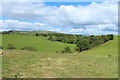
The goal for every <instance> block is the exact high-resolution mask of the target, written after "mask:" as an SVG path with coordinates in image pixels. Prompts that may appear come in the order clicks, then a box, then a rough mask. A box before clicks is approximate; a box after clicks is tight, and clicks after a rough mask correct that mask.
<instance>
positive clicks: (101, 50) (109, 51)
mask: <svg viewBox="0 0 120 80" xmlns="http://www.w3.org/2000/svg"><path fill="white" fill-rule="evenodd" d="M85 53H88V54H95V55H118V36H114V40H111V41H108V42H107V43H105V44H102V45H100V46H97V47H95V48H93V49H90V50H88V51H86V52H85Z"/></svg>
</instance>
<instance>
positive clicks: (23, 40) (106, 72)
mask: <svg viewBox="0 0 120 80" xmlns="http://www.w3.org/2000/svg"><path fill="white" fill-rule="evenodd" d="M9 43H12V44H14V45H15V47H16V48H17V49H15V50H7V45H8V44H9ZM24 46H32V47H35V48H36V49H37V51H26V50H20V48H21V47H24ZM66 46H69V47H70V48H71V49H72V51H74V48H75V46H76V45H75V44H66V43H60V42H52V41H49V40H47V37H36V36H32V35H11V34H5V35H3V48H4V51H3V53H4V54H3V78H14V77H16V76H17V77H18V78H29V77H32V78H46V77H47V78H117V76H118V36H115V39H114V40H111V41H109V42H107V43H104V44H102V45H100V46H96V47H95V48H92V49H90V50H87V51H83V52H81V53H78V52H74V53H68V54H65V53H64V54H63V53H56V51H60V50H62V49H64V47H66Z"/></svg>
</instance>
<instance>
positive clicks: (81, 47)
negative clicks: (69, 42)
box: [76, 39, 89, 52]
mask: <svg viewBox="0 0 120 80" xmlns="http://www.w3.org/2000/svg"><path fill="white" fill-rule="evenodd" d="M76 47H77V51H78V52H81V51H85V50H88V49H89V42H88V40H86V39H81V40H79V41H78V43H77V46H76Z"/></svg>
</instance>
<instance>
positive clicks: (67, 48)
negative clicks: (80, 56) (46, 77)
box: [61, 47, 72, 53]
mask: <svg viewBox="0 0 120 80" xmlns="http://www.w3.org/2000/svg"><path fill="white" fill-rule="evenodd" d="M61 53H72V51H71V50H70V48H69V47H65V48H64V50H62V51H61Z"/></svg>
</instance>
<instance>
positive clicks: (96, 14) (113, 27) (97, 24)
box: [0, 1, 118, 35]
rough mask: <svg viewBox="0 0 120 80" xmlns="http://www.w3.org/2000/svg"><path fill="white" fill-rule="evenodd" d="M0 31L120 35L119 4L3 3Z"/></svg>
mask: <svg viewBox="0 0 120 80" xmlns="http://www.w3.org/2000/svg"><path fill="white" fill-rule="evenodd" d="M0 7H2V14H1V15H2V16H0V25H1V27H0V31H8V30H20V31H54V32H60V33H67V34H81V35H106V34H115V35H117V34H118V3H117V2H109V1H103V2H4V3H2V6H0Z"/></svg>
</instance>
